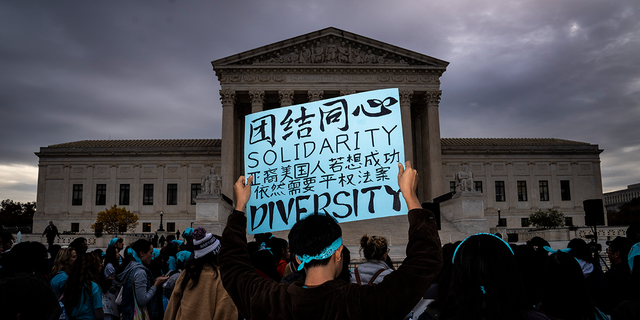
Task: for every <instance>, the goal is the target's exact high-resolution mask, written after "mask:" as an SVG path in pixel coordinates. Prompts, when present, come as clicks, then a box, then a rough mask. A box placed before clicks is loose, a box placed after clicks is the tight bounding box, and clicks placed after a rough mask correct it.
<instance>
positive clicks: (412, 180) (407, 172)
mask: <svg viewBox="0 0 640 320" xmlns="http://www.w3.org/2000/svg"><path fill="white" fill-rule="evenodd" d="M405 166H406V168H405V167H403V166H402V163H398V186H399V187H400V192H402V196H403V197H404V201H406V202H407V207H408V208H409V210H412V209H419V208H421V207H422V206H421V205H420V200H418V196H417V195H416V189H417V188H418V171H416V169H414V168H412V167H411V161H407V162H405Z"/></svg>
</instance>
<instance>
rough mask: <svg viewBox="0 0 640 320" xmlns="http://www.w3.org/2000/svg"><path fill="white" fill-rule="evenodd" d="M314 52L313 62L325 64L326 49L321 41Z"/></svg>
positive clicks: (313, 49)
mask: <svg viewBox="0 0 640 320" xmlns="http://www.w3.org/2000/svg"><path fill="white" fill-rule="evenodd" d="M312 51H313V62H314V63H323V62H324V48H323V47H322V44H321V43H320V41H318V44H317V45H316V47H315V48H312Z"/></svg>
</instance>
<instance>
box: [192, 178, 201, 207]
mask: <svg viewBox="0 0 640 320" xmlns="http://www.w3.org/2000/svg"><path fill="white" fill-rule="evenodd" d="M200 190H201V189H200V184H199V183H192V184H191V204H192V205H195V204H196V197H197V196H198V195H199V194H200Z"/></svg>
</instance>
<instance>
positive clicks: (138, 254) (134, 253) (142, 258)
mask: <svg viewBox="0 0 640 320" xmlns="http://www.w3.org/2000/svg"><path fill="white" fill-rule="evenodd" d="M151 259H153V245H152V244H151V242H149V241H147V240H145V239H140V240H138V241H136V242H134V243H133V244H132V245H131V246H130V247H127V249H126V250H124V261H122V265H121V266H120V270H118V273H120V272H121V271H123V270H124V269H125V268H126V267H127V266H128V265H129V263H131V262H132V261H135V262H138V263H142V264H146V265H149V263H151Z"/></svg>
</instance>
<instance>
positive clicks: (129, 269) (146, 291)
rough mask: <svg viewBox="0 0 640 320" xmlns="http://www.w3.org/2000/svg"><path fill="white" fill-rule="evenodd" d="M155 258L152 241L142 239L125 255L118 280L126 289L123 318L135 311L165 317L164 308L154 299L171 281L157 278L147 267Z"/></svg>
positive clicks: (131, 315) (130, 317) (123, 300)
mask: <svg viewBox="0 0 640 320" xmlns="http://www.w3.org/2000/svg"><path fill="white" fill-rule="evenodd" d="M152 258H153V246H152V245H151V242H149V241H147V240H144V239H141V240H138V241H136V242H134V243H133V244H132V245H131V247H130V248H127V250H126V251H125V258H124V261H123V263H122V265H121V266H120V268H119V269H118V271H117V272H118V275H117V276H116V280H117V282H118V283H121V284H122V286H123V289H122V304H121V307H122V319H123V320H129V319H133V316H134V312H142V313H143V314H148V315H149V317H148V318H149V319H157V318H158V317H160V316H161V313H162V308H161V306H160V305H158V300H157V298H154V296H155V295H156V291H157V290H158V288H159V287H160V286H162V284H164V283H165V281H167V277H157V278H156V279H155V281H154V279H153V276H152V274H151V271H150V270H149V269H148V268H147V267H146V266H148V265H149V264H150V263H151V260H152Z"/></svg>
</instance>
